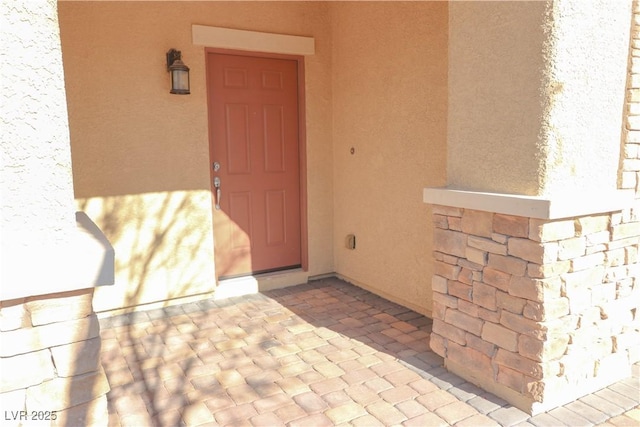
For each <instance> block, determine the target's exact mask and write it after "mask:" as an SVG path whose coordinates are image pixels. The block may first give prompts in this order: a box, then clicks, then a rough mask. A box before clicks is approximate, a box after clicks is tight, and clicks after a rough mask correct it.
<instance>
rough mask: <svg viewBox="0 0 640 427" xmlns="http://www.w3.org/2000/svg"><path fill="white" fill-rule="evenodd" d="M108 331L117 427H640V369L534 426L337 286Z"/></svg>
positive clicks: (204, 306)
mask: <svg viewBox="0 0 640 427" xmlns="http://www.w3.org/2000/svg"><path fill="white" fill-rule="evenodd" d="M100 324H101V335H102V339H103V342H102V364H103V366H104V369H105V371H106V374H107V377H108V379H109V383H110V385H111V391H110V392H109V394H108V402H109V425H110V426H151V425H153V426H180V425H188V426H195V425H231V426H283V425H287V426H313V427H316V426H330V425H354V426H380V425H385V426H390V425H404V426H447V425H457V426H512V425H521V426H527V425H535V426H563V425H570V426H583V425H584V426H589V425H616V426H627V425H640V407H639V406H638V405H639V404H640V398H639V396H640V384H639V374H640V365H638V364H636V365H634V367H633V378H630V379H627V380H624V381H621V382H619V383H617V384H614V385H612V386H610V387H608V388H606V389H603V390H601V391H598V392H596V393H594V394H591V395H588V396H585V397H583V398H581V399H579V400H578V401H576V402H573V403H570V404H568V405H565V406H564V407H560V408H557V409H554V410H552V411H549V412H548V413H544V414H539V415H536V416H534V417H530V416H529V415H528V414H526V413H524V412H522V411H520V410H519V409H517V408H515V407H512V406H511V405H509V404H508V403H507V402H505V401H504V400H502V399H500V398H498V397H496V396H494V395H492V394H490V393H487V392H484V391H483V390H481V389H479V388H477V387H475V386H474V385H472V384H470V383H468V382H466V381H465V380H463V379H461V378H460V377H458V376H456V375H453V374H451V373H448V372H447V371H446V370H445V369H444V368H443V367H442V358H441V357H439V356H438V355H436V354H435V353H433V352H432V351H430V349H429V333H430V330H431V320H430V319H429V318H426V317H424V316H422V315H420V314H418V313H415V312H413V311H411V310H408V309H406V308H404V307H402V306H399V305H397V304H394V303H392V302H389V301H387V300H385V299H383V298H381V297H378V296H376V295H374V294H372V293H370V292H367V291H365V290H362V289H360V288H358V287H356V286H352V285H350V284H348V283H345V282H343V281H341V280H339V279H336V278H327V279H322V280H317V281H313V282H311V283H309V284H306V285H300V286H295V287H291V288H286V289H280V290H276V291H270V292H266V293H263V294H256V295H248V296H243V297H238V298H230V299H228V300H223V301H213V300H202V301H198V302H193V303H188V304H183V305H180V306H174V307H168V308H165V309H157V310H150V311H145V312H138V313H132V314H128V315H120V316H115V317H110V318H104V319H101V321H100Z"/></svg>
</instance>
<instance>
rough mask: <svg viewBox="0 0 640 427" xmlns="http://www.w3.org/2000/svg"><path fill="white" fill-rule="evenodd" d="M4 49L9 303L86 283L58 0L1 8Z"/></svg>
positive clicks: (0, 223) (1, 275)
mask: <svg viewBox="0 0 640 427" xmlns="http://www.w3.org/2000/svg"><path fill="white" fill-rule="evenodd" d="M0 45H2V49H3V53H2V54H3V58H2V61H1V64H0V75H2V91H1V95H0V99H1V101H0V129H2V131H1V132H0V134H1V135H2V136H1V143H0V253H1V254H0V282H1V283H2V287H1V288H2V289H1V290H0V297H1V298H7V299H8V298H17V297H20V296H25V295H38V294H44V293H50V292H54V291H58V290H66V289H70V288H71V287H73V286H76V285H78V284H77V283H73V284H72V283H70V282H71V280H72V278H73V273H74V272H70V269H71V268H72V266H73V262H75V261H76V260H75V259H74V253H73V250H74V240H73V239H74V237H73V234H74V233H75V228H76V227H75V226H76V222H75V204H74V200H73V183H72V177H71V152H70V147H69V128H68V121H67V108H66V97H65V90H64V78H63V68H62V54H61V48H60V37H59V29H58V19H57V10H56V2H55V0H33V1H28V2H14V1H9V0H7V1H2V2H0ZM84 285H85V286H90V284H89V283H85V284H84Z"/></svg>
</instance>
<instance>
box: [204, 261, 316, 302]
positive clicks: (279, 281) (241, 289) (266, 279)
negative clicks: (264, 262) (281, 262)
mask: <svg viewBox="0 0 640 427" xmlns="http://www.w3.org/2000/svg"><path fill="white" fill-rule="evenodd" d="M308 281H309V273H308V272H306V271H303V270H302V269H301V268H296V269H292V270H283V271H273V272H270V273H263V274H255V275H249V276H242V277H234V278H232V279H222V280H220V281H219V282H218V286H217V287H216V290H215V292H214V295H213V299H215V300H220V299H225V298H230V297H238V296H242V295H249V294H256V293H258V292H265V291H271V290H273V289H280V288H286V287H289V286H295V285H301V284H303V283H307V282H308Z"/></svg>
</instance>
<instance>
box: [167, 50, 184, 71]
mask: <svg viewBox="0 0 640 427" xmlns="http://www.w3.org/2000/svg"><path fill="white" fill-rule="evenodd" d="M180 59H182V52H180V51H179V50H175V49H169V52H167V71H170V70H171V65H172V64H173V63H174V62H175V61H177V60H180Z"/></svg>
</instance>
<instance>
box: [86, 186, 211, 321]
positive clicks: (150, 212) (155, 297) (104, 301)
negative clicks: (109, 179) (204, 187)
mask: <svg viewBox="0 0 640 427" xmlns="http://www.w3.org/2000/svg"><path fill="white" fill-rule="evenodd" d="M77 203H78V208H79V210H82V211H84V212H86V213H87V215H89V217H90V218H92V219H93V220H94V222H95V223H96V224H97V225H98V226H99V227H100V229H101V230H102V231H103V233H104V234H105V236H106V237H107V239H109V241H110V242H111V244H112V245H113V247H114V249H115V253H116V261H115V270H116V281H115V285H114V286H109V287H102V288H97V289H96V297H95V298H94V309H95V311H96V312H101V311H107V310H114V309H122V308H129V307H133V306H136V305H140V304H147V303H153V302H160V301H165V300H169V299H173V298H178V297H182V296H187V295H195V294H201V293H208V292H211V291H213V290H214V288H215V276H214V262H213V236H212V226H211V198H210V193H209V192H208V191H174V192H158V193H145V194H134V195H125V196H111V197H100V198H88V199H80V200H78V201H77Z"/></svg>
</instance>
